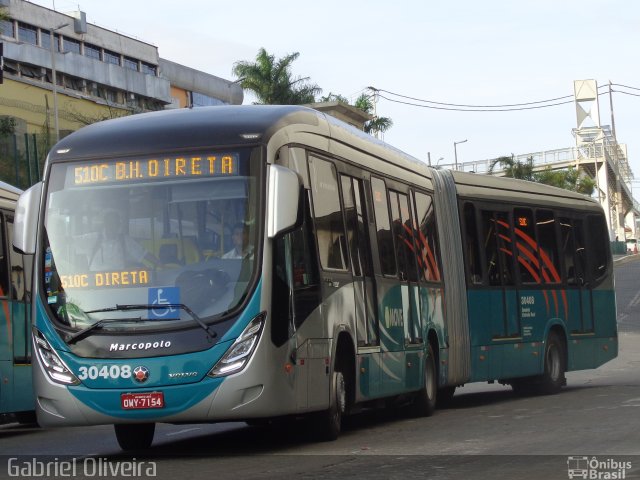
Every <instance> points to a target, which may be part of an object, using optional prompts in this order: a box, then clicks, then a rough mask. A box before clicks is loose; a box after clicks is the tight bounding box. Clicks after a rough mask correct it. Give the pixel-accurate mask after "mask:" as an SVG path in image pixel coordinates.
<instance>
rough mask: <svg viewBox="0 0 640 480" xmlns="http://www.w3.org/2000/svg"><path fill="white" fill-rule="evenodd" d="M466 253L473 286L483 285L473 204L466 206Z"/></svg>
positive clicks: (469, 276)
mask: <svg viewBox="0 0 640 480" xmlns="http://www.w3.org/2000/svg"><path fill="white" fill-rule="evenodd" d="M464 234H465V240H466V241H465V247H466V248H465V253H466V257H467V261H466V264H467V275H468V278H469V281H470V282H471V283H472V284H473V285H479V284H482V263H481V261H480V241H479V240H480V239H479V238H478V226H477V222H476V209H475V207H474V206H473V204H472V203H469V202H467V203H465V205H464Z"/></svg>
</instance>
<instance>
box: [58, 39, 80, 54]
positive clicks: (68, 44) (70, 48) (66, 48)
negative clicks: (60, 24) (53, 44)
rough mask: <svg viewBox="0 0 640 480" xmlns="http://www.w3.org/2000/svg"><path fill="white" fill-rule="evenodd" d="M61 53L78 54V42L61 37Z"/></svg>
mask: <svg viewBox="0 0 640 480" xmlns="http://www.w3.org/2000/svg"><path fill="white" fill-rule="evenodd" d="M62 44H63V50H62V51H63V52H73V53H80V42H79V41H78V40H74V39H73V38H69V37H62Z"/></svg>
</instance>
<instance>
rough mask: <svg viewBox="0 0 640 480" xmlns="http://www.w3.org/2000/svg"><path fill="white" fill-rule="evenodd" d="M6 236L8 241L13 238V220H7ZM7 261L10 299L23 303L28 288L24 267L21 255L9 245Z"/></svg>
mask: <svg viewBox="0 0 640 480" xmlns="http://www.w3.org/2000/svg"><path fill="white" fill-rule="evenodd" d="M7 235H8V238H9V239H11V238H13V218H7ZM10 241H11V240H9V242H10ZM9 259H10V260H11V262H10V265H11V292H12V297H13V298H14V299H15V300H20V301H23V300H25V299H26V295H25V292H26V291H27V288H28V287H27V285H26V279H25V274H24V273H25V272H24V265H23V264H22V255H20V254H19V253H18V252H16V251H15V250H14V249H13V248H12V247H11V245H9Z"/></svg>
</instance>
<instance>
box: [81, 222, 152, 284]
mask: <svg viewBox="0 0 640 480" xmlns="http://www.w3.org/2000/svg"><path fill="white" fill-rule="evenodd" d="M76 241H78V243H80V245H79V247H80V249H82V250H83V251H84V252H83V253H84V254H85V255H86V256H87V262H88V264H89V270H91V271H93V272H95V271H102V270H121V269H124V268H126V267H127V266H128V265H130V264H131V263H142V261H143V260H146V261H147V262H149V263H151V264H152V265H154V266H158V265H159V264H160V260H158V258H157V257H156V256H155V255H152V254H151V253H149V252H148V251H147V250H145V248H144V247H142V245H140V244H139V243H138V242H137V241H135V240H134V239H133V238H131V237H130V236H129V235H127V234H126V233H124V232H123V231H122V221H121V218H120V214H119V213H118V212H117V211H115V210H107V212H106V213H105V214H104V218H103V226H102V231H101V232H93V233H88V234H86V235H81V236H80V237H79V238H76Z"/></svg>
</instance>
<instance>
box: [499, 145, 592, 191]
mask: <svg viewBox="0 0 640 480" xmlns="http://www.w3.org/2000/svg"><path fill="white" fill-rule="evenodd" d="M498 165H500V166H501V167H502V169H503V170H504V173H505V176H506V177H511V178H517V179H520V180H528V181H530V182H538V183H543V184H545V185H551V186H553V187H558V188H564V189H565V190H571V191H573V192H578V193H582V194H584V195H592V194H593V192H594V191H595V181H594V180H593V179H592V178H590V177H587V176H583V175H580V172H579V171H578V170H576V169H575V168H573V167H569V168H567V169H564V170H552V169H551V167H547V168H545V169H544V170H542V171H539V172H535V171H534V164H533V157H528V158H527V159H526V161H524V162H522V161H520V160H516V159H515V158H514V156H513V155H511V157H506V156H505V157H498V158H496V159H495V160H493V161H492V162H491V164H490V165H489V172H488V173H489V174H493V172H494V170H495V167H496V166H498Z"/></svg>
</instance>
